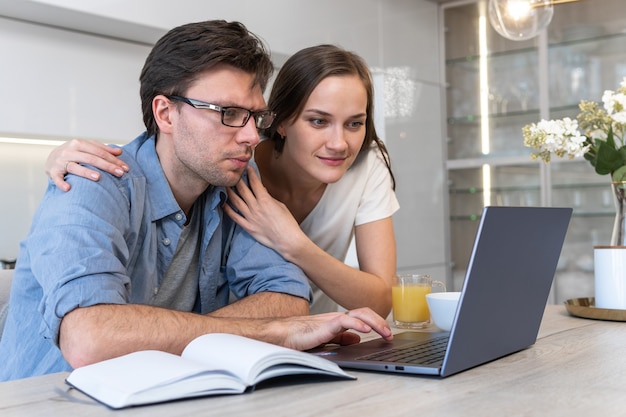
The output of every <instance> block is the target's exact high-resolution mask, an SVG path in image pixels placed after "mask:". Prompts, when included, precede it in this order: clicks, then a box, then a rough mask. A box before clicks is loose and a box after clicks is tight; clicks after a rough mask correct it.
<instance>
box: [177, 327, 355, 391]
mask: <svg viewBox="0 0 626 417" xmlns="http://www.w3.org/2000/svg"><path fill="white" fill-rule="evenodd" d="M181 356H183V357H185V358H188V359H190V360H195V361H198V362H202V363H205V364H207V365H208V366H210V367H214V368H216V369H227V370H228V371H229V372H232V373H233V374H235V375H236V376H237V377H239V379H241V380H242V381H244V382H245V383H246V384H247V385H249V386H252V385H255V384H257V383H258V382H261V381H263V380H265V379H268V378H273V377H275V376H281V375H292V374H306V373H317V374H327V375H336V376H340V377H344V378H350V379H354V378H353V377H352V376H350V375H348V374H347V373H345V372H344V371H343V370H342V369H341V368H339V366H337V365H336V364H334V363H332V362H330V361H328V360H326V359H323V358H320V357H317V356H314V355H311V354H309V353H305V352H300V351H297V350H293V349H287V348H285V347H282V346H277V345H273V344H270V343H265V342H261V341H258V340H254V339H249V338H246V337H243V336H237V335H232V334H222V333H212V334H206V335H203V336H200V337H198V338H196V339H194V340H193V341H191V343H189V344H188V345H187V347H186V348H185V350H184V351H183V353H182V355H181Z"/></svg>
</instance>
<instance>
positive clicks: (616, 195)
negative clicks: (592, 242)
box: [611, 181, 626, 246]
mask: <svg viewBox="0 0 626 417" xmlns="http://www.w3.org/2000/svg"><path fill="white" fill-rule="evenodd" d="M611 188H612V190H613V202H614V203H615V222H614V223H613V234H611V246H626V216H625V214H626V213H624V210H625V209H626V181H614V182H612V183H611Z"/></svg>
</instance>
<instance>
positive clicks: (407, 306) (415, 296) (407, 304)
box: [391, 274, 446, 329]
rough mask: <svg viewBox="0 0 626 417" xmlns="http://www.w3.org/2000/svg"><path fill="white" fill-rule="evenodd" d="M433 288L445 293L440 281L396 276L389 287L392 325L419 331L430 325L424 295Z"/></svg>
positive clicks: (425, 276) (443, 285)
mask: <svg viewBox="0 0 626 417" xmlns="http://www.w3.org/2000/svg"><path fill="white" fill-rule="evenodd" d="M433 287H439V288H440V289H441V291H446V286H445V284H444V283H443V282H441V281H436V280H433V279H432V278H431V277H430V275H425V274H403V275H397V276H396V279H395V282H394V284H393V286H392V287H391V297H392V298H391V299H392V306H393V323H394V325H395V326H396V327H399V328H403V329H420V328H423V327H426V326H428V325H429V324H430V311H429V310H428V303H427V302H426V294H429V293H430V292H432V290H433Z"/></svg>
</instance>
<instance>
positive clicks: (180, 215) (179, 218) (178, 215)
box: [175, 213, 183, 221]
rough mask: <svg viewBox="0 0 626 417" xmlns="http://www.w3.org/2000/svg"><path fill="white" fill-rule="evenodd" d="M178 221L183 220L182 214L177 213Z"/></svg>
mask: <svg viewBox="0 0 626 417" xmlns="http://www.w3.org/2000/svg"><path fill="white" fill-rule="evenodd" d="M175 217H176V220H178V221H181V220H182V219H183V215H182V214H180V213H176V216H175Z"/></svg>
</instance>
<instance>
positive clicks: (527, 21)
mask: <svg viewBox="0 0 626 417" xmlns="http://www.w3.org/2000/svg"><path fill="white" fill-rule="evenodd" d="M553 13H554V9H553V7H552V0H489V21H490V22H491V26H493V28H494V29H495V30H496V32H498V33H499V34H500V35H502V36H504V37H505V38H507V39H511V40H514V41H523V40H526V39H530V38H534V37H535V36H537V35H538V34H539V32H541V31H542V30H543V29H545V28H546V27H548V25H549V24H550V21H551V20H552V15H553Z"/></svg>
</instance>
